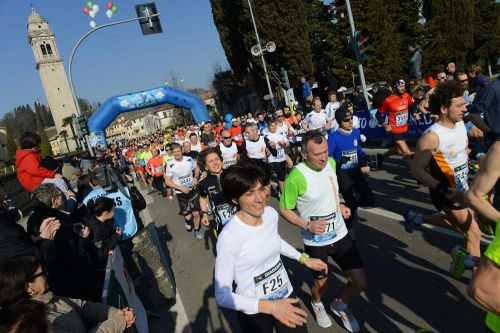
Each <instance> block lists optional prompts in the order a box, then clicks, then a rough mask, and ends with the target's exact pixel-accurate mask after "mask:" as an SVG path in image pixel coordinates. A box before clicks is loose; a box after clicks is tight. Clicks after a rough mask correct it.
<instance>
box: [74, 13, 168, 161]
mask: <svg viewBox="0 0 500 333" xmlns="http://www.w3.org/2000/svg"><path fill="white" fill-rule="evenodd" d="M157 16H160V14H159V13H157V14H152V15H149V16H141V17H134V18H131V19H126V20H120V21H116V22H111V23H107V24H103V25H99V26H96V27H95V28H93V29H91V30H89V31H87V32H86V33H85V34H84V35H83V36H82V37H80V39H79V40H78V41H77V42H76V44H75V46H74V47H73V49H72V50H71V55H70V57H69V65H68V78H69V87H70V89H71V94H72V97H73V102H74V103H75V107H76V114H77V116H80V115H81V114H82V112H81V110H80V105H79V103H78V96H77V94H76V89H75V85H74V84H73V59H74V58H75V54H76V51H77V50H78V48H79V47H80V45H81V44H82V43H83V41H84V40H85V39H87V38H88V37H89V36H90V35H92V34H93V33H94V32H97V31H98V30H101V29H104V28H109V27H113V26H115V25H119V24H124V23H129V22H134V21H139V20H144V19H148V20H150V19H151V18H153V17H157ZM85 141H86V143H87V146H88V149H89V152H90V153H91V154H92V153H93V150H92V148H91V146H90V142H89V141H88V139H87V137H85Z"/></svg>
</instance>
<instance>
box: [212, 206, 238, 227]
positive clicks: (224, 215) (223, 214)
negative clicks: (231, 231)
mask: <svg viewBox="0 0 500 333" xmlns="http://www.w3.org/2000/svg"><path fill="white" fill-rule="evenodd" d="M215 211H216V213H217V216H219V219H220V223H221V224H222V226H224V225H226V223H227V222H229V220H231V218H232V217H233V215H234V213H235V207H234V206H233V205H230V204H228V203H225V204H223V205H219V206H217V208H216V209H215Z"/></svg>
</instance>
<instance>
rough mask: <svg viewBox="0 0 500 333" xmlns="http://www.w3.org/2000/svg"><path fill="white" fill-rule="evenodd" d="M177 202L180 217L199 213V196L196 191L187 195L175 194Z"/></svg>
mask: <svg viewBox="0 0 500 333" xmlns="http://www.w3.org/2000/svg"><path fill="white" fill-rule="evenodd" d="M176 196H177V202H178V203H179V210H180V213H179V214H180V215H184V216H185V215H189V214H191V213H192V212H199V211H200V200H199V198H200V196H199V194H198V192H197V191H191V192H189V193H177V194H176Z"/></svg>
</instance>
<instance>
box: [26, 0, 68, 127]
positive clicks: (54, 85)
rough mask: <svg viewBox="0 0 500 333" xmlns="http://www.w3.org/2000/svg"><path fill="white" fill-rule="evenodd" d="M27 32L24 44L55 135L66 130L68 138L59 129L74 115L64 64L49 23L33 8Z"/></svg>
mask: <svg viewBox="0 0 500 333" xmlns="http://www.w3.org/2000/svg"><path fill="white" fill-rule="evenodd" d="M27 28H28V43H29V44H30V46H31V48H32V50H33V55H34V57H35V63H36V69H37V71H38V74H39V75H40V79H41V81H42V86H43V89H44V91H45V96H46V97H47V102H48V104H49V108H50V112H51V114H52V118H54V123H55V126H56V128H57V133H60V132H61V131H62V130H66V132H67V134H68V136H71V131H70V130H69V128H66V127H64V126H63V119H64V118H66V117H70V116H72V115H73V114H76V106H75V103H74V101H73V95H72V93H71V89H70V87H69V82H68V78H67V76H66V71H65V69H64V63H63V60H62V58H61V55H60V53H59V49H58V48H57V44H56V39H55V34H54V32H52V30H51V28H50V25H49V22H48V21H47V20H45V19H44V18H43V17H42V16H41V15H40V14H39V13H38V12H37V11H36V9H35V8H34V7H33V6H32V7H31V14H30V16H29V17H28V26H27ZM67 127H68V126H67Z"/></svg>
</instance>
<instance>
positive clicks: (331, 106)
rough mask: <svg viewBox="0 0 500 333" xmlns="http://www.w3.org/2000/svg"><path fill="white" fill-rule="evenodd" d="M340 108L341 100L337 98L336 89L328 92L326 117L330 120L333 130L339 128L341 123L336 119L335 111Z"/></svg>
mask: <svg viewBox="0 0 500 333" xmlns="http://www.w3.org/2000/svg"><path fill="white" fill-rule="evenodd" d="M339 108H340V102H339V101H338V100H337V94H336V93H335V91H330V92H328V104H326V106H325V112H326V117H327V119H328V120H329V121H330V123H331V124H332V125H331V129H332V131H336V130H337V129H338V128H339V124H337V121H336V120H335V112H336V111H337V110H338V109H339Z"/></svg>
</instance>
